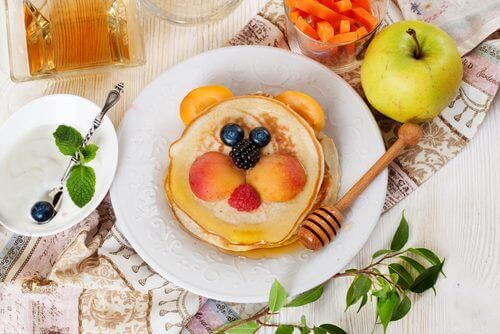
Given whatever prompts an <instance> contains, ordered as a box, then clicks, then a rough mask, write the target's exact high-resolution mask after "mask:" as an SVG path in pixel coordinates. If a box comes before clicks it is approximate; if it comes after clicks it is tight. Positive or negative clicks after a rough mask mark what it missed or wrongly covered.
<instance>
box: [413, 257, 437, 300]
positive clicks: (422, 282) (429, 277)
mask: <svg viewBox="0 0 500 334" xmlns="http://www.w3.org/2000/svg"><path fill="white" fill-rule="evenodd" d="M443 265H444V260H443V262H441V263H439V264H437V265H435V266H432V267H429V268H427V269H426V270H425V271H424V272H423V273H421V274H420V275H418V276H417V278H415V281H414V282H413V284H412V285H411V286H410V290H411V291H413V292H415V293H422V292H424V291H426V290H427V289H430V288H433V287H434V285H435V284H436V281H437V279H438V277H439V274H440V273H441V270H442V269H443Z"/></svg>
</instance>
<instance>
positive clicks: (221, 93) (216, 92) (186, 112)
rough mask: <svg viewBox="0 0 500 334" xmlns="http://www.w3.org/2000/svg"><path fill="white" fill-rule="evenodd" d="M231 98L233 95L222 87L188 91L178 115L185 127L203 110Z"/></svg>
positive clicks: (204, 87)
mask: <svg viewBox="0 0 500 334" xmlns="http://www.w3.org/2000/svg"><path fill="white" fill-rule="evenodd" d="M232 96H233V93H232V92H231V91H230V90H229V89H227V88H226V87H225V86H222V85H214V86H203V87H198V88H195V89H193V90H192V91H190V92H189V93H188V94H187V95H186V96H185V97H184V99H183V100H182V102H181V106H180V115H181V119H182V122H184V124H185V125H188V124H189V123H191V121H192V120H193V119H195V118H196V117H197V116H198V115H199V114H201V113H202V112H203V111H204V110H205V109H207V108H208V107H210V106H211V105H214V104H216V103H218V102H220V101H223V100H225V99H228V98H230V97H232Z"/></svg>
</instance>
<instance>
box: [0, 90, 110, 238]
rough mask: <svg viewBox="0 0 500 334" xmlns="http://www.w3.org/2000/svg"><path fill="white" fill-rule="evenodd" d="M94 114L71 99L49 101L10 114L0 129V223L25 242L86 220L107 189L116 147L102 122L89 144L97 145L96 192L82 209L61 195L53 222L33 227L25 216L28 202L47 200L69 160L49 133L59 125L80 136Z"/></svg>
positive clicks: (92, 109) (86, 104) (88, 103)
mask: <svg viewBox="0 0 500 334" xmlns="http://www.w3.org/2000/svg"><path fill="white" fill-rule="evenodd" d="M100 110H101V109H100V108H99V107H98V106H97V105H95V104H94V103H93V102H91V101H89V100H86V99H84V98H82V97H79V96H74V95H49V96H45V97H41V98H39V99H36V100H34V101H32V102H30V103H28V104H26V105H25V106H23V107H22V108H21V109H19V110H18V111H16V112H15V113H14V114H13V115H12V116H11V117H10V118H9V119H8V120H7V121H6V122H5V123H4V124H3V126H2V128H1V129H0V143H2V144H1V145H0V223H2V225H4V226H5V227H6V228H7V229H9V230H11V231H13V232H15V233H17V234H22V235H27V236H37V237H38V236H45V235H51V234H55V233H58V232H61V231H63V230H65V229H68V228H70V227H71V226H73V225H75V224H76V223H78V222H80V221H82V220H83V219H85V217H87V216H88V215H89V214H90V213H91V212H92V211H94V209H95V208H96V207H97V206H98V205H99V203H100V202H101V201H102V200H103V198H104V196H106V193H107V191H108V189H109V187H110V186H111V182H112V180H113V177H114V174H115V170H116V163H117V160H118V141H117V138H116V132H115V129H114V127H113V124H112V123H111V121H110V120H109V118H107V117H106V118H105V119H104V121H103V122H102V124H101V126H100V127H99V129H98V130H97V131H96V132H95V134H94V136H93V137H92V139H91V140H90V142H91V143H94V144H97V145H99V150H98V151H97V156H96V158H95V160H93V161H92V162H90V163H89V166H92V167H94V169H95V172H96V192H95V195H94V197H93V198H92V200H91V201H90V203H88V204H87V205H86V206H85V207H83V208H82V209H80V208H78V207H77V206H76V205H74V204H73V202H72V201H71V199H70V197H69V195H68V194H67V193H66V192H64V197H63V201H62V205H61V208H60V210H59V213H58V214H57V216H56V217H55V218H54V219H53V220H52V221H50V222H49V223H47V224H43V225H38V224H35V223H34V222H33V220H32V219H31V216H30V208H31V206H32V205H33V203H34V202H36V201H39V200H47V199H48V198H47V192H48V191H50V190H51V189H52V188H53V187H54V186H55V185H57V183H58V182H59V179H60V178H61V176H62V174H63V173H64V170H65V169H66V166H67V164H68V162H69V159H70V157H68V156H63V155H62V154H61V153H59V151H58V149H57V147H56V145H55V144H54V139H53V137H52V133H53V132H54V131H55V130H56V128H57V126H59V125H60V124H65V125H69V126H72V127H74V128H76V129H78V130H79V131H80V132H81V133H82V136H85V134H86V132H87V130H88V129H89V127H90V126H91V124H92V121H93V119H94V117H95V116H96V115H97V114H98V113H99V112H100Z"/></svg>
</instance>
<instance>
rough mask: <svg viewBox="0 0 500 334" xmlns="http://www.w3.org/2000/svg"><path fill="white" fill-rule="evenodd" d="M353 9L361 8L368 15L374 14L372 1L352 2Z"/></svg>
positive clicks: (354, 0)
mask: <svg viewBox="0 0 500 334" xmlns="http://www.w3.org/2000/svg"><path fill="white" fill-rule="evenodd" d="M352 4H353V5H354V6H353V7H361V8H363V9H364V10H366V11H367V12H368V13H373V11H372V5H371V1H370V0H352Z"/></svg>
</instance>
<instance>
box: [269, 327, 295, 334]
mask: <svg viewBox="0 0 500 334" xmlns="http://www.w3.org/2000/svg"><path fill="white" fill-rule="evenodd" d="M292 333H293V326H291V325H279V326H278V328H276V332H274V334H292Z"/></svg>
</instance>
